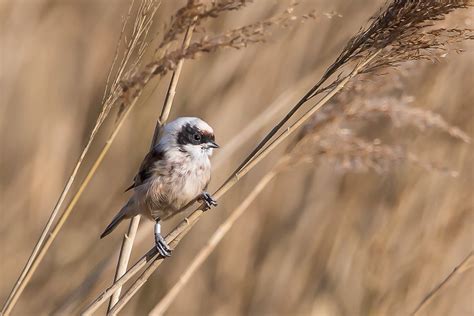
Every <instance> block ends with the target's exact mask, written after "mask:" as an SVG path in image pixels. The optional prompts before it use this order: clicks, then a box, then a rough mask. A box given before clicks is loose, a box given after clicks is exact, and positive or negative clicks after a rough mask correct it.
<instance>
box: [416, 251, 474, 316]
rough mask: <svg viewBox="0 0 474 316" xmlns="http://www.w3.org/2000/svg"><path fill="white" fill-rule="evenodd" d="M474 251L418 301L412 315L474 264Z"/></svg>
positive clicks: (417, 312)
mask: <svg viewBox="0 0 474 316" xmlns="http://www.w3.org/2000/svg"><path fill="white" fill-rule="evenodd" d="M473 259H474V251H471V252H469V254H468V255H467V256H466V257H465V258H464V259H463V260H462V261H461V262H460V263H459V264H458V265H457V266H456V267H454V269H453V271H451V273H449V274H448V275H447V276H446V277H445V278H444V279H443V280H442V281H441V282H440V283H439V284H438V285H436V287H435V288H434V289H432V290H431V291H429V292H428V294H426V295H425V296H424V297H423V299H422V300H421V301H420V303H418V305H417V306H416V308H415V309H414V311H413V312H412V313H411V314H410V315H413V316H414V315H418V314H419V312H420V311H421V310H422V309H423V308H424V307H425V306H427V304H428V303H429V302H430V301H431V299H432V298H433V297H434V296H435V295H436V294H437V293H438V292H439V291H440V290H441V289H442V288H443V287H444V286H445V285H446V284H447V283H448V282H449V281H450V280H451V279H452V278H453V277H455V276H456V275H458V274H460V273H462V272H463V271H465V270H467V269H469V268H472V267H473V266H474V260H473Z"/></svg>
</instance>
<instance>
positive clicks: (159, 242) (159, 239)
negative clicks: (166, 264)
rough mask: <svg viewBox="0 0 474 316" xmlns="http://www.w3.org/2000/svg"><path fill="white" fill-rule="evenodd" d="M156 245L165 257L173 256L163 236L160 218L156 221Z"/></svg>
mask: <svg viewBox="0 0 474 316" xmlns="http://www.w3.org/2000/svg"><path fill="white" fill-rule="evenodd" d="M155 247H156V249H157V250H158V252H159V253H160V255H161V256H162V257H163V258H166V257H169V256H171V250H172V249H171V248H170V246H168V243H167V242H166V240H165V239H164V238H163V236H161V224H160V220H159V219H158V220H157V221H156V223H155Z"/></svg>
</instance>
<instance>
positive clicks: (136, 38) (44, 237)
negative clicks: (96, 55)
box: [1, 0, 157, 315]
mask: <svg viewBox="0 0 474 316" xmlns="http://www.w3.org/2000/svg"><path fill="white" fill-rule="evenodd" d="M150 3H152V2H149V1H148V0H144V1H143V2H142V4H141V6H140V8H139V11H141V12H147V10H146V9H147V8H148V9H150V7H149V4H150ZM133 5H134V2H133V1H132V2H131V4H130V6H129V9H128V13H127V15H126V17H125V19H124V22H123V23H122V30H121V33H120V36H119V40H118V42H117V46H116V50H115V53H114V57H113V61H112V64H111V67H110V70H109V73H108V75H107V83H106V87H105V89H104V96H103V100H102V110H101V112H100V113H99V116H98V118H97V121H96V122H95V125H94V127H93V129H92V132H91V134H90V136H89V139H88V141H87V144H86V145H85V146H84V148H83V150H82V152H81V154H80V155H79V158H78V160H77V162H76V164H75V165H74V168H73V170H72V172H71V175H70V176H69V178H68V180H67V181H66V184H65V186H64V188H63V190H62V192H61V194H60V196H59V198H58V200H57V202H56V205H55V206H54V208H53V210H52V211H51V214H50V216H49V218H48V221H47V223H46V225H45V227H44V228H43V230H42V232H41V236H40V237H39V239H38V241H37V242H36V244H35V246H34V248H33V251H32V253H31V255H30V256H29V258H28V260H27V262H26V264H25V266H24V268H23V270H22V272H21V273H20V276H19V277H18V279H17V281H16V282H15V285H14V286H13V288H12V290H11V292H10V294H9V296H8V298H7V300H6V301H5V303H4V305H3V307H2V311H1V313H2V314H3V315H8V314H10V312H11V311H12V309H13V307H14V306H15V304H16V302H17V300H18V298H19V297H20V295H21V294H22V292H23V290H24V288H25V286H26V283H28V280H29V278H30V276H31V273H32V272H30V271H31V269H34V268H33V267H34V266H35V262H36V260H37V259H38V256H39V254H40V252H41V251H42V247H45V246H46V245H47V244H48V241H49V239H50V238H51V235H52V234H51V233H50V230H51V227H52V225H53V222H54V220H55V218H56V217H57V215H58V214H59V210H60V209H61V206H62V204H63V203H64V200H65V198H66V196H67V194H68V193H69V190H70V189H71V186H72V184H73V183H74V181H75V179H76V176H77V173H78V171H79V169H80V167H81V166H82V163H83V161H84V159H85V157H86V155H87V153H88V152H89V149H90V147H91V145H92V143H93V141H94V139H95V136H96V135H97V132H98V131H99V129H100V127H101V126H102V123H103V122H104V120H105V118H106V117H107V115H108V113H109V111H110V108H111V107H112V105H113V104H114V103H115V101H116V100H117V99H118V96H117V94H116V92H117V91H118V83H119V82H120V81H121V80H122V79H124V76H123V75H124V71H125V69H126V67H127V65H128V62H129V58H130V57H131V56H132V54H133V52H136V51H141V50H143V48H144V46H143V45H144V41H142V40H141V39H142V38H143V36H144V35H145V36H146V34H147V32H148V30H149V27H150V21H151V20H152V18H153V16H154V14H155V13H156V9H157V7H156V8H154V9H153V10H151V11H148V12H147V14H142V15H140V16H139V17H138V19H137V20H136V23H135V28H134V32H133V34H132V38H133V40H132V41H131V42H129V44H128V46H127V48H126V52H125V55H124V57H123V58H122V60H121V63H120V65H119V67H118V69H117V74H116V78H115V80H114V83H113V84H112V85H111V87H110V90H108V88H109V85H108V84H109V80H110V78H111V76H112V73H113V70H114V67H115V64H116V61H117V59H118V52H119V47H120V45H121V41H122V38H123V34H124V32H125V26H126V25H127V23H128V21H129V18H130V13H131V10H132V8H133ZM140 59H141V56H140V55H139V57H138V58H137V62H138V61H139V60H140ZM107 95H108V96H107Z"/></svg>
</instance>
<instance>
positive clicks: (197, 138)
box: [193, 134, 201, 141]
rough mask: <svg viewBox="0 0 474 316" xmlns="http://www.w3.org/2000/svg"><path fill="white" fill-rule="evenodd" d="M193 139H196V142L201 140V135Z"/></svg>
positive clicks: (195, 135) (196, 135)
mask: <svg viewBox="0 0 474 316" xmlns="http://www.w3.org/2000/svg"><path fill="white" fill-rule="evenodd" d="M193 137H194V140H196V141H199V140H201V135H199V134H194V135H193Z"/></svg>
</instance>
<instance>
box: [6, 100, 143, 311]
mask: <svg viewBox="0 0 474 316" xmlns="http://www.w3.org/2000/svg"><path fill="white" fill-rule="evenodd" d="M136 101H137V99H135V100H134V101H133V102H132V103H131V104H130V106H129V107H128V108H127V110H126V111H125V112H124V113H123V115H122V116H121V118H120V120H119V122H118V124H117V126H116V127H115V129H114V131H113V132H112V134H111V135H110V137H109V138H108V139H107V141H106V143H105V145H104V147H103V148H102V150H101V152H100V154H99V156H98V157H97V159H96V160H95V161H94V164H93V166H92V167H91V168H90V170H89V171H88V173H87V176H86V177H85V178H84V180H83V181H82V182H81V184H80V186H79V189H78V190H77V192H76V193H75V194H74V196H73V198H72V199H71V201H70V202H69V204H68V205H67V207H66V209H65V210H64V212H63V213H62V214H61V217H60V218H59V220H58V222H57V224H56V226H54V228H53V229H52V230H51V232H50V233H48V235H47V238H46V241H45V243H44V246H43V247H42V248H41V249H40V250H39V252H38V254H37V256H36V257H35V258H34V259H33V261H32V263H31V266H30V268H29V269H28V270H27V271H26V273H25V276H24V278H23V282H21V283H20V284H19V286H18V290H17V291H16V292H15V293H14V295H13V296H12V297H11V299H10V300H9V301H7V303H5V306H4V309H3V310H2V315H9V314H10V313H11V311H12V309H13V307H14V306H15V304H16V302H17V301H18V299H19V297H20V295H21V293H22V292H23V290H24V289H25V286H26V285H27V284H28V282H29V280H30V279H31V276H32V275H33V273H34V272H35V271H36V269H37V268H38V265H39V263H40V262H41V261H42V260H43V257H44V256H45V254H46V252H47V251H48V249H49V247H50V246H51V244H52V243H53V241H54V239H55V238H56V236H57V235H58V233H59V231H60V230H61V228H62V227H63V225H64V223H65V222H66V220H67V218H68V217H69V215H70V214H71V211H72V210H73V208H74V206H75V205H76V204H77V202H78V200H79V197H80V196H81V195H82V193H83V192H84V190H85V188H86V187H87V185H88V184H89V182H90V180H91V179H92V177H93V175H94V174H95V172H96V171H97V168H98V167H99V166H100V164H101V163H102V161H103V159H104V157H105V155H106V153H107V152H108V151H109V149H110V146H111V145H112V142H113V141H114V139H115V137H116V136H117V134H118V132H119V130H120V128H121V127H122V125H123V123H124V121H125V118H126V117H127V116H128V114H129V113H130V111H131V110H132V108H133V107H134V105H135V103H136Z"/></svg>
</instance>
